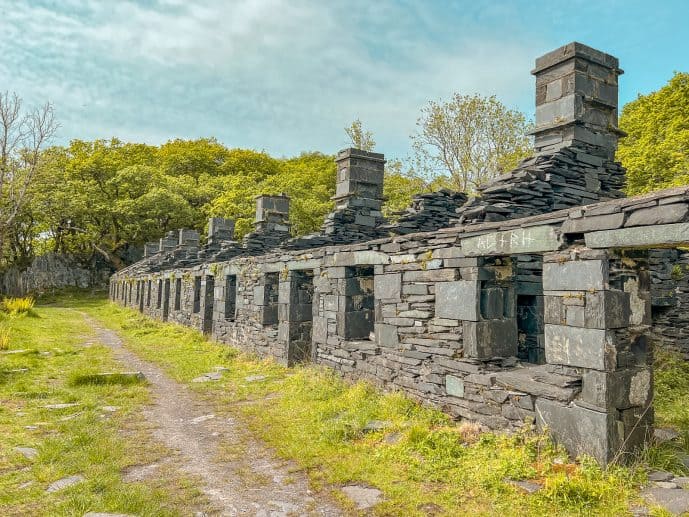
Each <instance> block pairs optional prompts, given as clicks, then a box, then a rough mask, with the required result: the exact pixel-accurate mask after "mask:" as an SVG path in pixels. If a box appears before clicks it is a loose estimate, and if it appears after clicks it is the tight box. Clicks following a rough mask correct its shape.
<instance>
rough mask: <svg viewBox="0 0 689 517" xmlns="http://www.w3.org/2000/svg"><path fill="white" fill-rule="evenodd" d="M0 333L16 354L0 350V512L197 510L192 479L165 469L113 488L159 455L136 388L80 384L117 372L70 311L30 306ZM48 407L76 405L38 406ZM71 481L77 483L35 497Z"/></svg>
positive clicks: (143, 395)
mask: <svg viewBox="0 0 689 517" xmlns="http://www.w3.org/2000/svg"><path fill="white" fill-rule="evenodd" d="M3 328H4V329H5V330H6V332H7V334H8V336H9V340H8V343H7V346H6V348H7V349H8V350H5V351H4V352H7V351H9V352H13V351H16V350H23V352H21V353H9V354H8V353H2V352H0V436H1V437H2V439H0V515H46V516H55V515H78V516H81V515H83V514H84V513H85V512H87V511H100V512H105V511H109V512H117V513H128V514H134V515H141V516H144V515H156V516H157V515H189V514H191V513H193V510H194V509H195V508H197V507H198V506H199V505H200V504H202V501H201V499H200V496H199V493H198V491H197V490H196V489H194V488H193V484H192V481H191V480H188V479H184V478H182V477H180V476H179V475H178V474H177V473H176V472H175V471H174V470H171V471H169V472H167V478H166V479H164V480H162V479H154V480H150V481H146V482H140V483H125V482H123V480H122V471H123V470H124V469H125V468H126V467H128V466H131V465H136V464H148V463H152V462H155V461H157V460H159V459H161V458H164V457H167V456H168V451H166V450H164V449H163V448H161V447H158V446H155V445H154V444H153V442H152V441H151V440H150V438H149V430H148V429H147V427H146V425H145V423H144V422H143V421H142V417H141V413H140V410H141V408H142V405H143V404H144V403H145V402H146V401H147V400H148V393H147V389H146V385H145V383H141V382H129V381H126V382H117V379H116V378H115V379H113V381H112V382H107V383H98V382H96V383H94V382H88V380H89V379H91V378H93V377H92V376H93V375H94V374H96V373H98V372H104V371H107V372H111V371H118V370H119V367H118V365H117V364H116V363H115V362H114V361H113V359H112V358H111V354H110V351H109V350H108V349H107V348H106V347H104V346H102V345H100V344H98V343H96V342H95V341H94V340H93V338H92V331H91V329H89V328H88V327H87V325H86V324H85V323H84V319H83V317H82V316H81V315H80V314H79V313H77V312H76V311H74V310H70V309H68V308H64V307H59V306H37V307H34V308H33V309H32V310H31V312H30V313H29V314H25V315H23V316H22V315H20V316H15V317H12V318H7V319H6V320H5V321H4V322H3ZM88 341H91V342H92V344H90V345H87V346H84V343H85V342H88ZM120 380H122V379H120ZM58 403H76V404H78V405H77V406H73V407H68V408H64V409H53V410H51V409H46V408H45V407H44V406H46V405H49V404H58ZM103 406H116V407H118V408H119V409H117V410H116V411H114V412H109V411H105V410H104V409H103ZM15 447H32V448H35V449H37V450H38V456H37V457H36V458H35V459H33V460H29V459H26V458H24V457H23V456H22V455H21V454H20V453H18V452H17V451H15ZM76 474H80V475H83V476H84V478H85V482H83V483H81V484H79V485H75V486H73V487H71V488H67V489H65V490H63V491H60V492H54V493H51V494H47V493H46V492H45V489H46V487H47V486H48V485H49V484H50V483H52V482H54V481H56V480H58V479H61V478H63V477H66V476H70V475H76Z"/></svg>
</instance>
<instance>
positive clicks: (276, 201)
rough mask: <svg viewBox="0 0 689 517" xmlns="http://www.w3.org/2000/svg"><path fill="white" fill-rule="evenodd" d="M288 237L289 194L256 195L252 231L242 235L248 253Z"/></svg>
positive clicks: (280, 241)
mask: <svg viewBox="0 0 689 517" xmlns="http://www.w3.org/2000/svg"><path fill="white" fill-rule="evenodd" d="M290 237H291V235H290V224H289V196H287V195H286V194H280V195H278V196H269V195H266V194H262V195H260V196H256V219H255V221H254V231H253V232H251V233H249V234H247V235H245V236H244V241H243V242H244V248H245V249H246V250H247V251H248V252H249V253H261V252H264V251H266V250H269V249H272V248H276V247H278V246H279V245H280V244H282V243H283V242H285V241H286V240H287V239H289V238H290Z"/></svg>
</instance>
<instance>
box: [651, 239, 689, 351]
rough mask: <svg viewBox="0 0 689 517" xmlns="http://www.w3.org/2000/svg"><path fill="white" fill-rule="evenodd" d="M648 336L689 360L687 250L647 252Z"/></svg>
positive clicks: (688, 269) (688, 253)
mask: <svg viewBox="0 0 689 517" xmlns="http://www.w3.org/2000/svg"><path fill="white" fill-rule="evenodd" d="M649 258H650V267H651V299H652V304H653V327H652V332H653V333H652V337H653V340H654V341H655V343H656V344H657V345H659V346H660V347H662V348H668V349H671V350H675V351H677V352H680V353H681V354H683V355H684V356H685V358H686V359H687V360H689V251H687V250H679V249H666V250H651V252H650V254H649Z"/></svg>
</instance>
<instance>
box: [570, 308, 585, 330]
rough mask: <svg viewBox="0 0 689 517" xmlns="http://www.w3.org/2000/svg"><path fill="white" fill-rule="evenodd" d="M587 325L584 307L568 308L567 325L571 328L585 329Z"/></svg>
mask: <svg viewBox="0 0 689 517" xmlns="http://www.w3.org/2000/svg"><path fill="white" fill-rule="evenodd" d="M585 323H586V320H585V318H584V307H581V306H568V307H567V325H569V326H570V327H585V326H586V324H585Z"/></svg>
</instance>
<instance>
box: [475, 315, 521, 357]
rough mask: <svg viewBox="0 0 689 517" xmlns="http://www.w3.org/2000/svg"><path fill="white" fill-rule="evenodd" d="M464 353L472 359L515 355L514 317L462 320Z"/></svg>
mask: <svg viewBox="0 0 689 517" xmlns="http://www.w3.org/2000/svg"><path fill="white" fill-rule="evenodd" d="M463 336H464V354H465V356H466V357H471V358H474V359H490V358H492V357H512V356H516V355H517V341H518V340H517V321H516V320H515V319H506V320H490V321H464V324H463Z"/></svg>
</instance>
